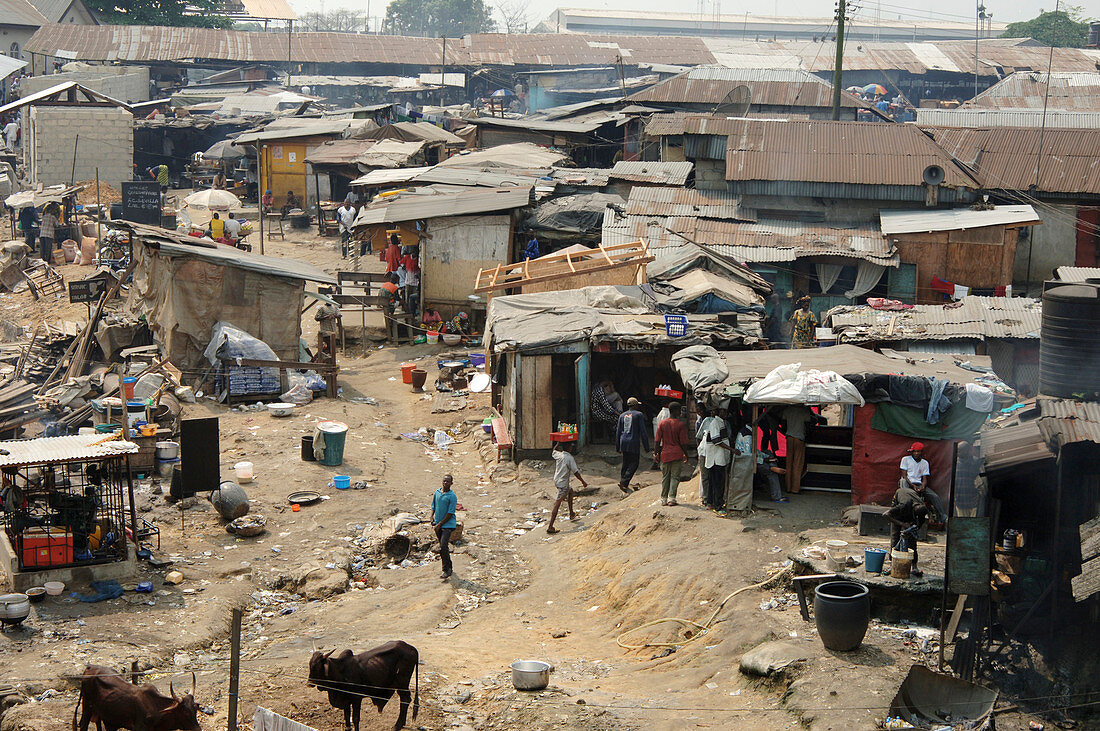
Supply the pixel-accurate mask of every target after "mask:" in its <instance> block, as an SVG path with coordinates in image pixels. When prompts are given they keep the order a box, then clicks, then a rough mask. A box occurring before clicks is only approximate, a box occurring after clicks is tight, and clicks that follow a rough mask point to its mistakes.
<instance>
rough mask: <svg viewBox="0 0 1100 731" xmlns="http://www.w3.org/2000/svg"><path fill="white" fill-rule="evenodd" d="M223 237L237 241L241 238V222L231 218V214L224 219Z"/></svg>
mask: <svg viewBox="0 0 1100 731" xmlns="http://www.w3.org/2000/svg"><path fill="white" fill-rule="evenodd" d="M225 237H226V238H228V239H233V240H234V241H237V240H238V239H240V238H241V221H240V219H238V218H233V214H232V213H230V214H229V218H227V219H225Z"/></svg>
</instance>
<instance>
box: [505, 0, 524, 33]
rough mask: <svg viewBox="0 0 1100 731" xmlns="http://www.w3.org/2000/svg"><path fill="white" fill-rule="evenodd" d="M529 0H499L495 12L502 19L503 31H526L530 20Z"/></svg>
mask: <svg viewBox="0 0 1100 731" xmlns="http://www.w3.org/2000/svg"><path fill="white" fill-rule="evenodd" d="M530 8H531V2H530V0H501V2H498V3H497V12H498V13H500V17H501V18H502V19H503V20H504V28H503V30H504V32H505V33H526V32H527V24H528V22H530V15H529V11H530Z"/></svg>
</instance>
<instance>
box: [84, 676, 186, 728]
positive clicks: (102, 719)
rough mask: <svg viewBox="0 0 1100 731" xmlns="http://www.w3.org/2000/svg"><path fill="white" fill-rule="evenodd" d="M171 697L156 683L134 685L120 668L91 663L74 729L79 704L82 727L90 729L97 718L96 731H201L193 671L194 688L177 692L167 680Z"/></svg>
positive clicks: (85, 678)
mask: <svg viewBox="0 0 1100 731" xmlns="http://www.w3.org/2000/svg"><path fill="white" fill-rule="evenodd" d="M168 691H169V693H171V694H172V695H171V697H170V698H169V697H166V696H163V695H161V694H160V692H159V691H157V689H156V688H155V687H154V686H153V685H151V684H150V685H141V686H137V685H133V684H131V683H128V682H126V679H125V678H124V677H123V676H122V675H121V674H120V673H118V672H117V671H115V670H112V669H111V668H105V667H103V666H102V665H89V666H88V667H86V668H85V669H84V674H83V675H82V676H81V680H80V698H79V699H77V702H76V708H74V709H73V731H76V727H77V722H76V714H77V711H79V710H80V704H81V703H83V704H84V712H83V713H82V714H81V716H80V731H88V724H89V723H90V722H91V721H95V726H96V729H97V731H103V729H104V727H106V729H107V731H117V729H121V728H125V729H130V731H202V726H200V725H199V719H198V715H197V714H198V710H199V707H198V704H196V703H195V674H194V673H191V692H190V693H187V694H186V695H184V696H183V697H182V698H179V697H177V696H176V691H175V690H174V689H173V688H172V684H171V683H169V684H168Z"/></svg>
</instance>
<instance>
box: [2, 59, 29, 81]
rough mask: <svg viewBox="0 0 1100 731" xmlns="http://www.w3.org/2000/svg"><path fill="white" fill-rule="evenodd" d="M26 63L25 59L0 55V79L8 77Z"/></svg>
mask: <svg viewBox="0 0 1100 731" xmlns="http://www.w3.org/2000/svg"><path fill="white" fill-rule="evenodd" d="M26 65H27V62H26V61H22V60H20V59H18V58H12V57H11V56H4V55H0V81H3V80H4V79H6V78H8V77H9V76H11V75H12V74H14V73H15V72H16V71H18V70H19V69H21V68H23V67H24V66H26Z"/></svg>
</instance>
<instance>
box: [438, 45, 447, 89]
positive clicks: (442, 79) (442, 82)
mask: <svg viewBox="0 0 1100 731" xmlns="http://www.w3.org/2000/svg"><path fill="white" fill-rule="evenodd" d="M440 38H441V39H442V40H443V71H442V73H440V74H439V106H441V107H442V106H443V93H444V92H445V91H446V90H447V36H440Z"/></svg>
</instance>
